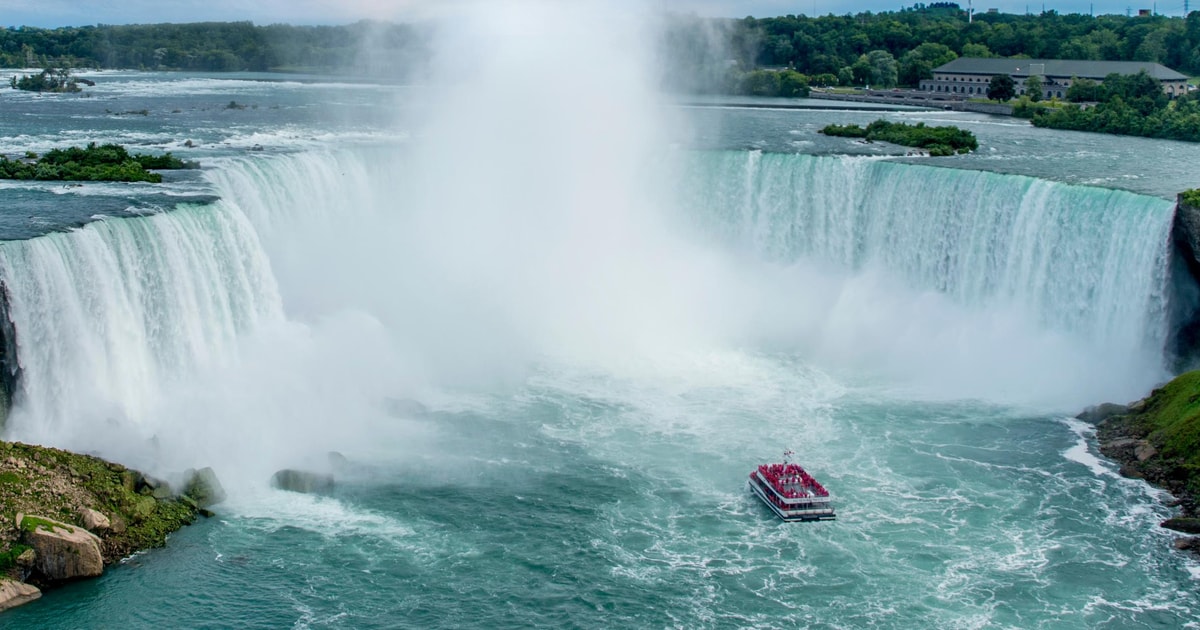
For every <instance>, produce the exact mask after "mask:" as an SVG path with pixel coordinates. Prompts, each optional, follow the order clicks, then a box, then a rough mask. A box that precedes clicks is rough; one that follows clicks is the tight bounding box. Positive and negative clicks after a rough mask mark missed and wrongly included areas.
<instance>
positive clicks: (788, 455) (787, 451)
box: [783, 448, 795, 465]
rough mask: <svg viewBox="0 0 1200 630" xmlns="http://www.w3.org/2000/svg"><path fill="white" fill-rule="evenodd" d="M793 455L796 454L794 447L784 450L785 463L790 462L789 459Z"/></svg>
mask: <svg viewBox="0 0 1200 630" xmlns="http://www.w3.org/2000/svg"><path fill="white" fill-rule="evenodd" d="M792 455H795V453H793V452H792V449H790V448H789V449H788V450H786V451H784V452H783V463H784V464H785V465H786V464H788V463H790V462H789V460H790V459H791V458H792Z"/></svg>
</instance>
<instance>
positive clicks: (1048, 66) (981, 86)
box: [920, 57, 1188, 99]
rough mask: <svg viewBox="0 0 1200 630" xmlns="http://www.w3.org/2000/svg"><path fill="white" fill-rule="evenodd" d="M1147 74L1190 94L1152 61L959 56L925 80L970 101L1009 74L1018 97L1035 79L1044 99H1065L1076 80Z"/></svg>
mask: <svg viewBox="0 0 1200 630" xmlns="http://www.w3.org/2000/svg"><path fill="white" fill-rule="evenodd" d="M1143 70H1145V71H1146V74H1149V75H1150V76H1152V77H1154V78H1155V79H1158V80H1159V81H1161V82H1162V86H1163V91H1164V92H1166V93H1167V95H1168V96H1172V97H1174V96H1181V95H1183V94H1186V93H1187V81H1188V78H1187V76H1185V75H1182V74H1179V73H1178V72H1175V71H1174V70H1172V69H1170V68H1168V67H1166V66H1164V65H1162V64H1159V63H1154V62H1150V61H1081V60H1078V59H1003V58H989V59H984V58H980V57H959V58H958V59H955V60H954V61H951V62H950V63H947V64H945V65H942V66H939V67H937V68H935V69H934V71H933V78H932V79H926V80H924V81H921V85H920V89H921V90H922V91H925V92H940V93H942V94H956V95H964V96H965V97H966V98H972V97H974V98H981V97H986V96H987V89H988V84H989V83H991V82H992V77H994V76H996V75H998V74H1007V75H1009V76H1011V77H1012V78H1013V81H1014V82H1016V87H1017V94H1018V95H1021V94H1024V93H1025V80H1026V79H1028V78H1029V77H1031V76H1038V77H1041V79H1042V98H1047V99H1049V98H1055V97H1057V98H1064V97H1066V95H1067V88H1069V87H1071V81H1072V80H1073V79H1091V80H1093V81H1096V82H1100V81H1103V80H1104V77H1106V76H1108V75H1110V74H1113V73H1117V74H1137V73H1139V72H1141V71H1143Z"/></svg>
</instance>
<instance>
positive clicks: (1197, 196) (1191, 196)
mask: <svg viewBox="0 0 1200 630" xmlns="http://www.w3.org/2000/svg"><path fill="white" fill-rule="evenodd" d="M1179 200H1180V201H1182V202H1183V203H1185V204H1187V205H1189V206H1191V207H1193V208H1200V188H1193V189H1191V190H1185V191H1183V192H1182V193H1179Z"/></svg>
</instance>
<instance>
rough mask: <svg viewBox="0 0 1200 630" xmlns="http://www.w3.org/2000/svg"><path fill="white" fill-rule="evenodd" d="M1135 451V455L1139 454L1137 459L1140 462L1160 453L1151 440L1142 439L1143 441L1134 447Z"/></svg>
mask: <svg viewBox="0 0 1200 630" xmlns="http://www.w3.org/2000/svg"><path fill="white" fill-rule="evenodd" d="M1133 452H1134V455H1136V456H1137V460H1138V461H1139V462H1144V461H1146V460H1147V459H1150V458H1151V457H1154V456H1155V455H1158V449H1156V448H1154V446H1153V445H1151V444H1150V443H1149V442H1147V441H1145V440H1142V442H1141V443H1140V444H1138V445H1137V448H1136V449H1134V451H1133Z"/></svg>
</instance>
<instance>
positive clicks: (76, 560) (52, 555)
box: [17, 514, 104, 582]
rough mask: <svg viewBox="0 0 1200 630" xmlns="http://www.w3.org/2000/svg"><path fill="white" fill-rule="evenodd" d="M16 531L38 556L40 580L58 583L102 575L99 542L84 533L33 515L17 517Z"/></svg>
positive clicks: (102, 562) (87, 533)
mask: <svg viewBox="0 0 1200 630" xmlns="http://www.w3.org/2000/svg"><path fill="white" fill-rule="evenodd" d="M17 528H18V529H20V530H21V538H22V540H23V541H24V542H25V544H27V545H29V546H30V547H33V549H34V551H36V552H37V559H36V561H35V562H34V569H35V571H36V573H38V574H39V575H40V577H42V578H45V579H46V580H50V581H55V582H58V581H64V580H73V579H77V578H84V577H96V576H98V575H100V574H101V573H103V572H104V557H103V556H102V555H101V554H100V538H98V537H97V536H96V535H95V534H93V533H91V532H89V531H87V530H86V529H83V528H82V527H73V526H71V525H67V524H66V523H60V522H58V521H55V520H51V519H48V518H45V517H42V516H34V515H32V514H31V515H29V516H25V515H23V514H18V515H17Z"/></svg>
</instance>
